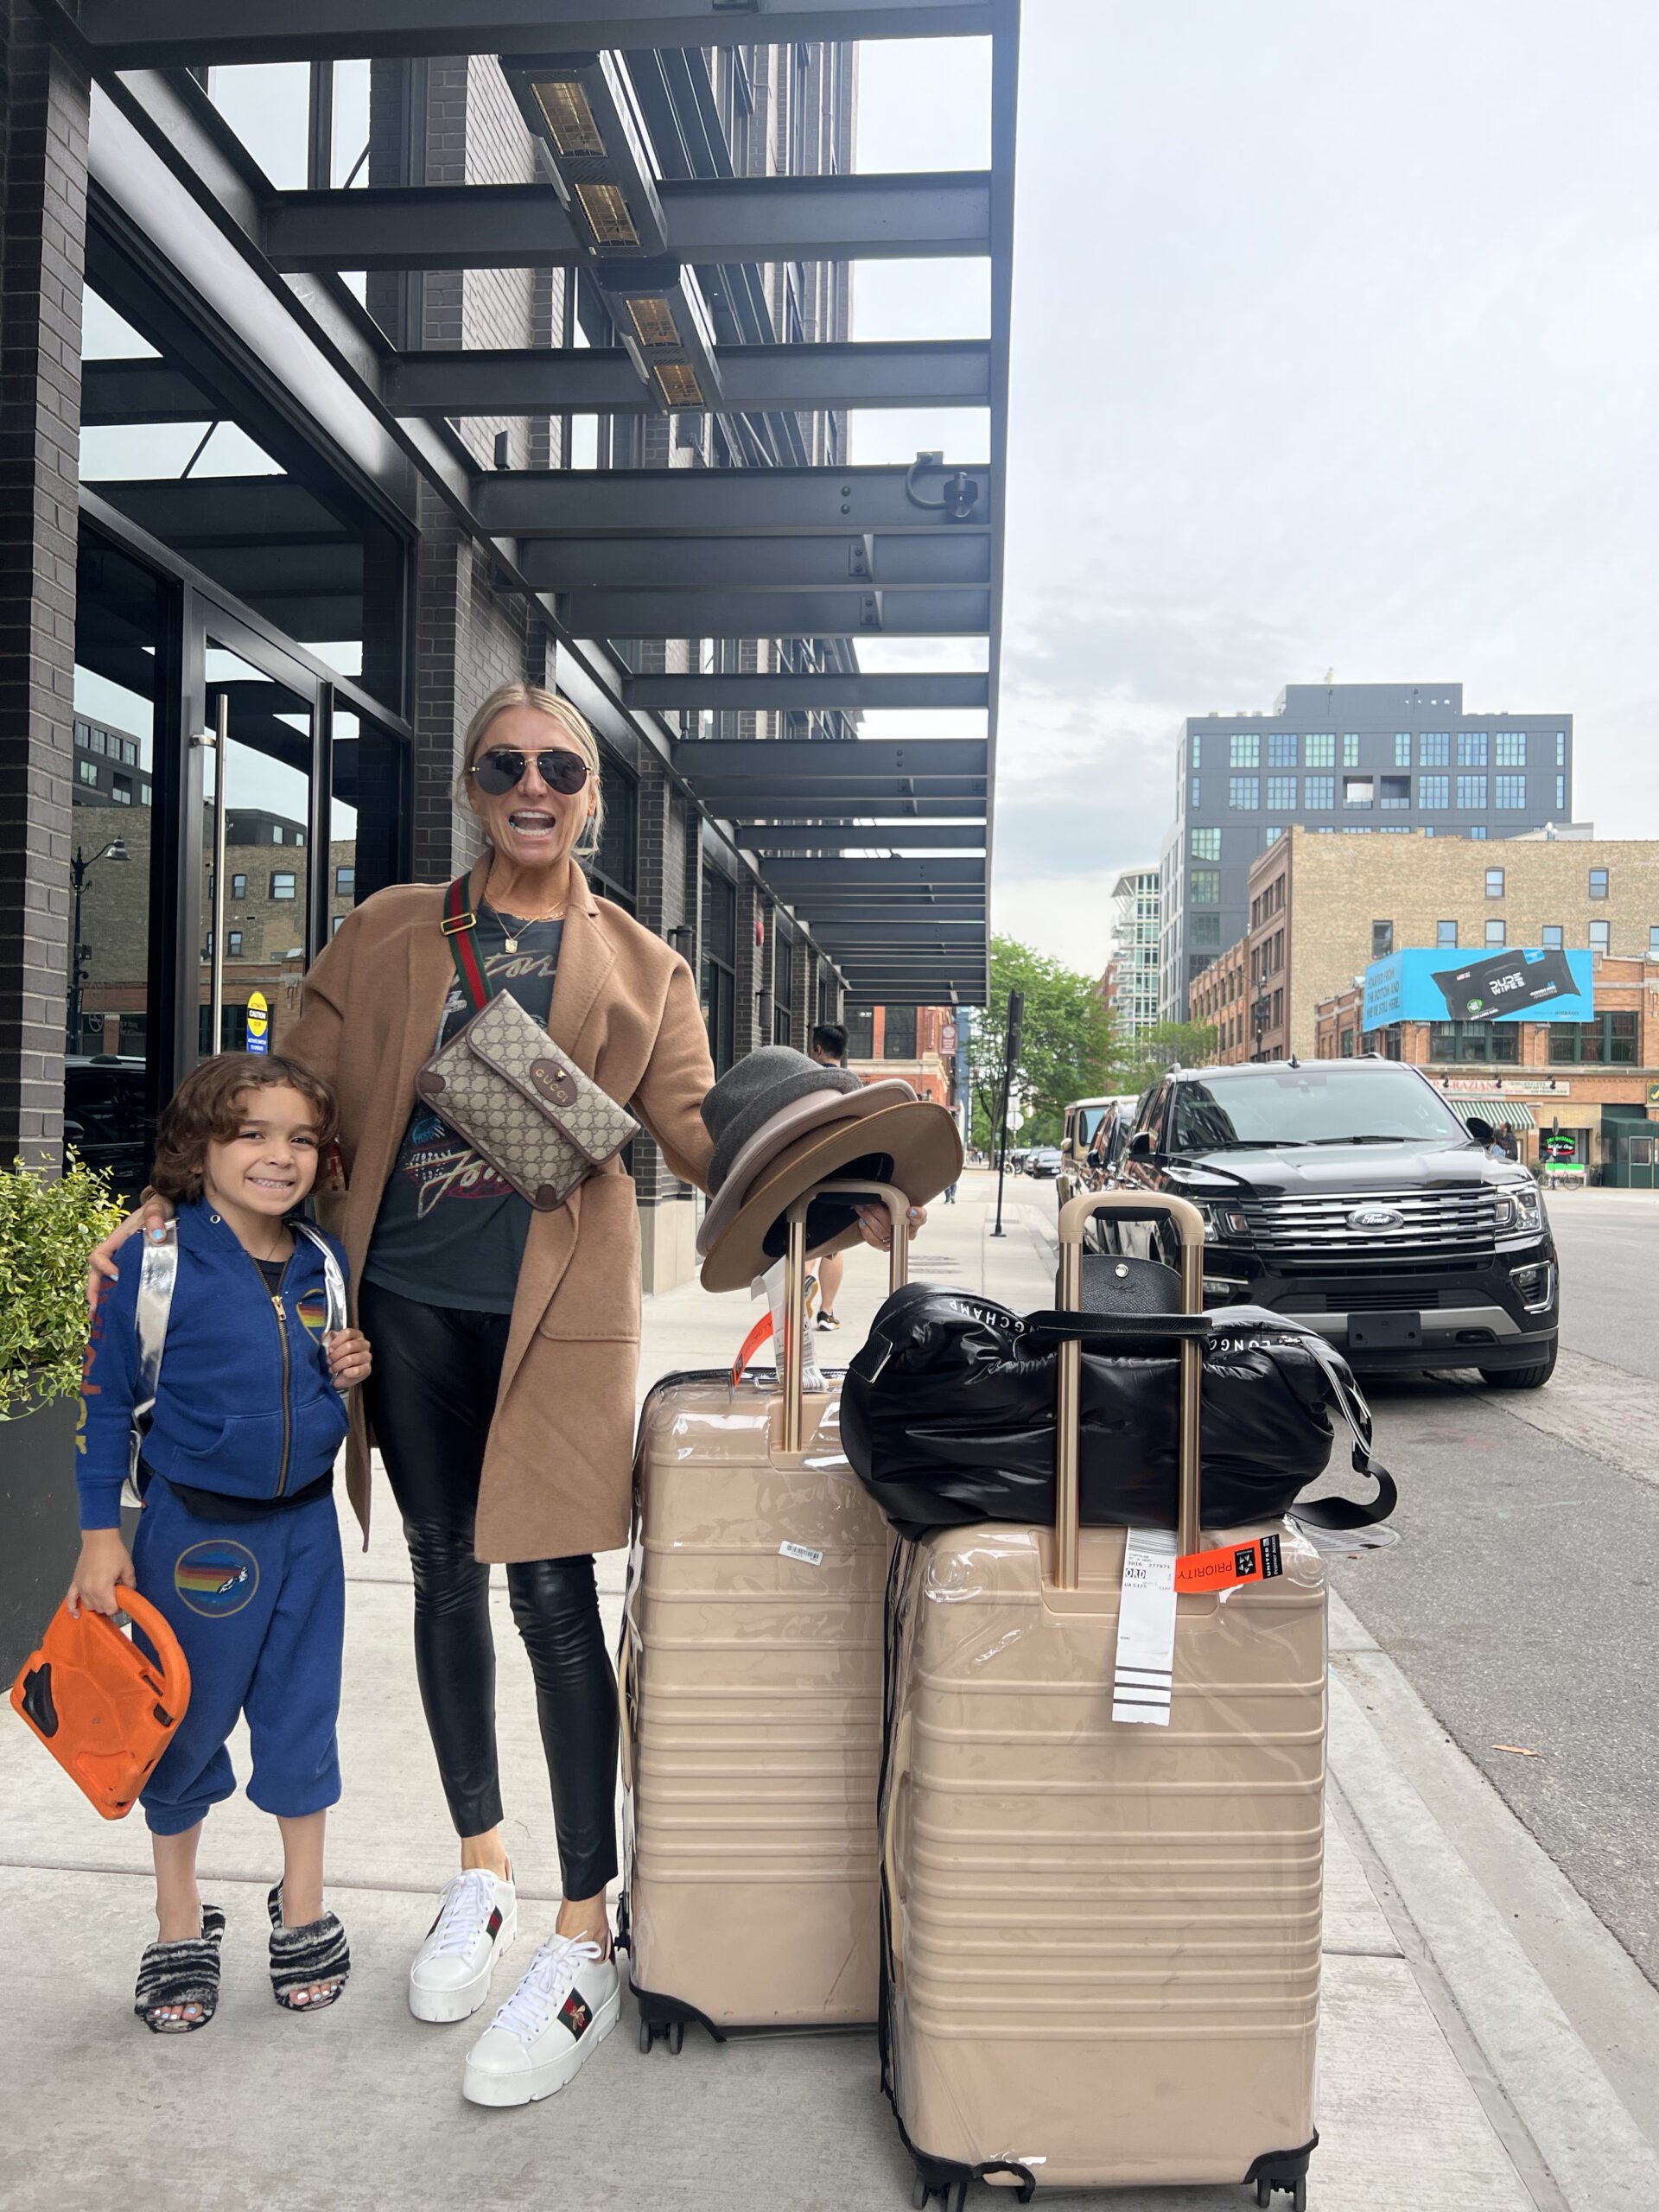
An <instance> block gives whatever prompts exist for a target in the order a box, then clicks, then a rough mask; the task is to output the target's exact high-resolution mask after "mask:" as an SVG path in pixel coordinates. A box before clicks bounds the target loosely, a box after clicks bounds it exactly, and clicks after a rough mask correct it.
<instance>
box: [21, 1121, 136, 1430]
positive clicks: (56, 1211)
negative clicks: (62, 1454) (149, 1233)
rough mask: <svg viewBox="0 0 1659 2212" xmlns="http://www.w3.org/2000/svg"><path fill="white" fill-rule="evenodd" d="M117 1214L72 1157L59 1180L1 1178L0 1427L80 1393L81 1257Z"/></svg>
mask: <svg viewBox="0 0 1659 2212" xmlns="http://www.w3.org/2000/svg"><path fill="white" fill-rule="evenodd" d="M124 1211H125V1209H124V1207H123V1206H122V1205H121V1204H120V1203H119V1201H118V1199H117V1198H115V1197H114V1196H113V1194H112V1193H111V1189H110V1185H109V1179H108V1177H107V1176H105V1175H104V1174H102V1173H97V1172H95V1171H94V1170H93V1169H92V1168H90V1167H87V1166H85V1165H84V1164H83V1163H82V1161H81V1160H79V1158H78V1157H77V1156H76V1154H74V1153H73V1152H72V1153H71V1154H69V1164H68V1166H67V1169H66V1171H65V1173H63V1174H62V1175H58V1176H53V1175H48V1174H46V1173H37V1172H36V1171H35V1169H34V1168H30V1167H25V1166H24V1165H23V1163H22V1160H19V1161H18V1162H17V1164H16V1166H15V1167H14V1168H13V1169H12V1170H11V1172H10V1174H0V1421H12V1420H15V1419H16V1417H17V1416H18V1415H19V1414H27V1413H33V1412H34V1410H35V1408H36V1407H37V1406H40V1405H45V1404H48V1403H49V1402H51V1401H52V1400H53V1399H54V1398H68V1397H73V1395H74V1394H75V1392H76V1390H77V1389H79V1387H80V1369H81V1362H82V1360H83V1359H84V1358H85V1357H86V1255H87V1253H88V1252H90V1251H91V1249H92V1246H93V1245H94V1244H96V1243H98V1241H99V1237H101V1236H107V1235H108V1234H109V1232H110V1230H111V1229H113V1228H114V1226H115V1224H117V1222H118V1221H119V1220H120V1219H121V1218H122V1216H123V1214H124Z"/></svg>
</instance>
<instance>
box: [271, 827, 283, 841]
mask: <svg viewBox="0 0 1659 2212" xmlns="http://www.w3.org/2000/svg"><path fill="white" fill-rule="evenodd" d="M270 842H271V843H272V844H273V845H280V844H281V843H282V842H283V825H282V823H280V822H273V823H271V825H270Z"/></svg>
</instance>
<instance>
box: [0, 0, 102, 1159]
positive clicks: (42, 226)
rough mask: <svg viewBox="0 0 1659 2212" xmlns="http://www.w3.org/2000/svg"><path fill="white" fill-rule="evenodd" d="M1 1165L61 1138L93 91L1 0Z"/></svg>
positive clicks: (28, 12)
mask: <svg viewBox="0 0 1659 2212" xmlns="http://www.w3.org/2000/svg"><path fill="white" fill-rule="evenodd" d="M0 111H3V118H4V120H3V130H4V137H3V143H0V667H3V669H4V671H5V677H4V681H3V683H0V1160H5V1161H8V1162H9V1161H10V1160H11V1158H12V1157H13V1155H14V1154H16V1152H18V1151H20V1150H22V1151H24V1152H25V1153H26V1154H27V1155H28V1156H29V1157H31V1158H35V1157H40V1156H41V1155H42V1154H44V1155H45V1156H47V1157H48V1158H53V1159H55V1157H56V1155H57V1149H58V1146H59V1144H60V1141H61V1136H62V1128H63V1075H62V1054H63V1027H64V1004H65V994H66V989H67V968H68V942H69V906H70V894H69V832H70V789H71V779H72V778H73V691H74V644H75V532H76V523H77V514H78V505H79V493H78V476H79V466H78V463H79V454H78V438H79V423H80V289H81V276H82V266H83V256H84V244H85V236H86V118H87V87H86V80H85V79H84V78H83V77H82V76H81V75H80V73H79V71H78V70H77V69H76V68H75V67H73V65H72V64H71V63H70V62H69V61H68V60H66V58H65V57H64V55H63V54H60V53H54V51H53V50H52V48H51V47H50V45H49V44H48V41H47V40H46V39H45V37H44V36H43V35H42V32H41V24H40V22H39V19H38V18H37V17H36V16H35V12H34V10H32V9H31V8H30V7H29V6H28V5H27V4H26V0H0Z"/></svg>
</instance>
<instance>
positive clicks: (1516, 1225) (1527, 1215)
mask: <svg viewBox="0 0 1659 2212" xmlns="http://www.w3.org/2000/svg"><path fill="white" fill-rule="evenodd" d="M1543 1225H1544V1202H1543V1199H1542V1198H1541V1197H1540V1196H1539V1194H1538V1185H1536V1184H1535V1183H1532V1182H1527V1183H1511V1184H1507V1185H1505V1186H1504V1187H1503V1189H1502V1190H1501V1191H1499V1192H1498V1194H1497V1230H1498V1234H1499V1236H1522V1235H1525V1234H1526V1233H1527V1232H1528V1231H1529V1230H1531V1231H1533V1232H1534V1233H1537V1232H1539V1231H1541V1230H1542V1228H1543Z"/></svg>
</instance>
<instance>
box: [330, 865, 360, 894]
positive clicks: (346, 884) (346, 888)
mask: <svg viewBox="0 0 1659 2212" xmlns="http://www.w3.org/2000/svg"><path fill="white" fill-rule="evenodd" d="M356 895H357V870H356V868H354V867H353V868H336V869H335V870H334V896H335V898H336V899H353V898H355V897H356Z"/></svg>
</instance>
